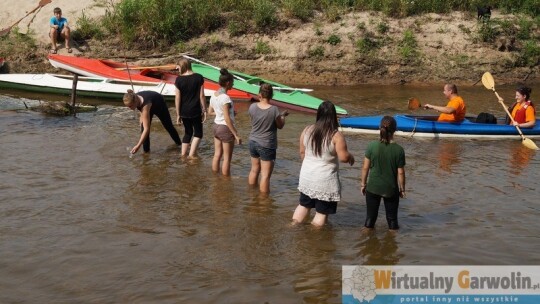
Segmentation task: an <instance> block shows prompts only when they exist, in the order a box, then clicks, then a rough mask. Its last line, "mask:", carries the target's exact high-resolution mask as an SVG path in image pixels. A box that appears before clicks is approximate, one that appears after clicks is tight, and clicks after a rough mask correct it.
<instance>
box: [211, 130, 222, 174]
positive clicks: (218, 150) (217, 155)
mask: <svg viewBox="0 0 540 304" xmlns="http://www.w3.org/2000/svg"><path fill="white" fill-rule="evenodd" d="M221 155H223V148H222V147H221V140H219V139H217V138H215V137H214V158H213V159H212V171H213V172H215V173H218V172H219V162H220V161H221Z"/></svg>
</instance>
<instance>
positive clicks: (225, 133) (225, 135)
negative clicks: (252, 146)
mask: <svg viewBox="0 0 540 304" xmlns="http://www.w3.org/2000/svg"><path fill="white" fill-rule="evenodd" d="M213 130H214V137H215V138H217V139H219V140H221V141H222V142H225V143H230V142H234V134H233V133H232V132H231V130H230V129H229V127H227V125H218V124H214V126H213Z"/></svg>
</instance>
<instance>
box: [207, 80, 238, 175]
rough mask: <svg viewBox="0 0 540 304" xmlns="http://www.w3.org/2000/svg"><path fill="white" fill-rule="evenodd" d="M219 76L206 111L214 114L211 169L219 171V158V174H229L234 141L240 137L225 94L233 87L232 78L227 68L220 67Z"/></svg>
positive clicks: (231, 104) (232, 110)
mask: <svg viewBox="0 0 540 304" xmlns="http://www.w3.org/2000/svg"><path fill="white" fill-rule="evenodd" d="M220 74H221V75H220V76H219V86H220V88H219V90H217V91H216V92H215V93H214V94H212V96H211V97H210V107H209V109H208V112H209V113H210V114H215V115H216V117H215V119H214V127H213V131H214V158H213V159H212V171H213V172H219V167H220V162H221V158H223V163H222V165H221V174H223V175H225V176H229V175H231V160H232V153H233V150H234V143H235V142H236V143H237V144H239V145H240V144H242V139H241V138H240V136H239V135H238V131H237V130H236V127H235V126H234V105H233V102H232V100H231V98H230V97H229V95H227V91H228V90H230V89H231V88H232V87H233V84H234V78H233V76H232V74H230V73H229V71H227V69H221V70H220Z"/></svg>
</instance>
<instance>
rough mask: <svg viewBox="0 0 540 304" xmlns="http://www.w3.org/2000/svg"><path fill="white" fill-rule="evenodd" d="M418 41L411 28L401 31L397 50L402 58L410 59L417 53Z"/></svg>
mask: <svg viewBox="0 0 540 304" xmlns="http://www.w3.org/2000/svg"><path fill="white" fill-rule="evenodd" d="M417 48H418V43H417V42H416V38H415V37H414V33H413V31H412V30H406V31H405V32H404V33H403V39H401V41H400V42H399V45H398V51H399V53H400V55H401V57H402V58H404V59H412V58H413V57H416V56H417V55H418V50H417Z"/></svg>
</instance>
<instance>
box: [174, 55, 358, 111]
mask: <svg viewBox="0 0 540 304" xmlns="http://www.w3.org/2000/svg"><path fill="white" fill-rule="evenodd" d="M185 57H186V58H188V59H190V60H192V61H195V62H199V63H192V64H191V67H192V69H193V72H195V73H199V74H201V75H202V76H203V77H204V78H206V79H209V80H211V81H215V82H217V81H219V76H220V73H219V68H218V67H215V66H212V65H210V64H207V63H204V62H202V61H200V60H197V59H195V58H191V57H189V56H185ZM228 71H229V73H231V74H232V75H233V76H234V85H233V87H234V88H235V89H237V90H240V91H243V92H246V93H249V94H251V95H252V96H253V98H255V99H258V96H257V95H258V94H259V89H260V85H261V84H263V83H268V84H271V85H272V87H273V88H274V96H273V98H272V100H270V103H271V104H273V105H276V106H278V107H282V108H287V109H292V110H296V111H302V112H310V113H317V108H318V107H319V105H320V104H321V103H322V102H323V100H322V99H320V98H317V97H315V96H311V95H309V94H307V93H305V92H304V91H307V90H306V89H299V88H293V87H290V86H286V85H284V84H281V83H277V82H274V81H271V80H268V79H263V78H259V77H255V76H251V75H248V74H244V73H241V72H238V71H233V70H228ZM336 112H337V114H338V115H339V116H345V115H348V113H347V110H345V109H343V108H342V107H339V106H336Z"/></svg>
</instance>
